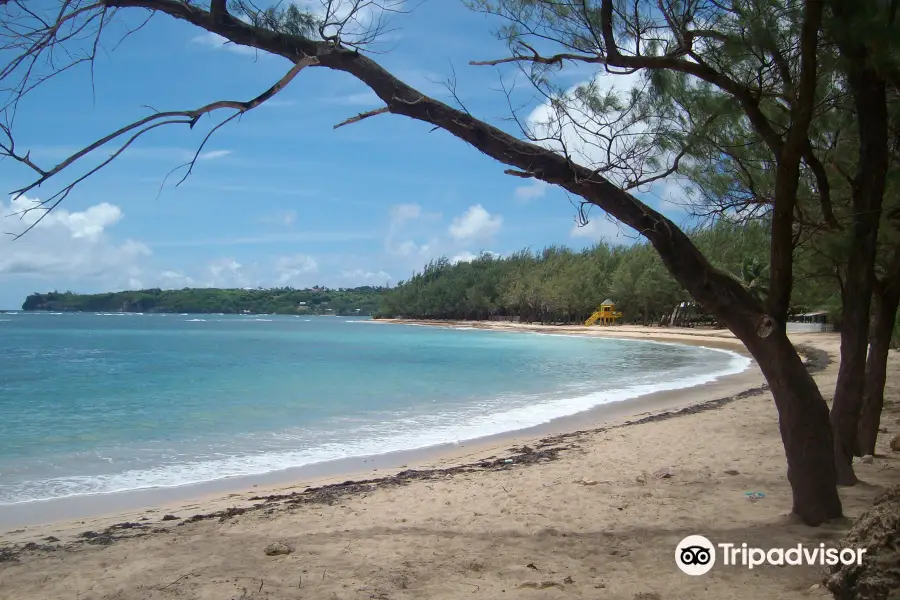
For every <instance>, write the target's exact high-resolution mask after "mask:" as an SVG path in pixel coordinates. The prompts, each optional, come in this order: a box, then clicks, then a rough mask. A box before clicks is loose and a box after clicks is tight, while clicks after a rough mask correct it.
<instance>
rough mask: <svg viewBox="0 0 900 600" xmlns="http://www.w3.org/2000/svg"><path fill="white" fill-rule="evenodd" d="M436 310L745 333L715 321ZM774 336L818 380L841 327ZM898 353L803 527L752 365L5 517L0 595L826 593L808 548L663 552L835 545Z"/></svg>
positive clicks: (889, 395)
mask: <svg viewBox="0 0 900 600" xmlns="http://www.w3.org/2000/svg"><path fill="white" fill-rule="evenodd" d="M373 326H377V324H373ZM446 326H468V327H486V328H491V329H498V330H513V331H515V330H529V331H539V332H546V333H557V334H570V335H600V336H602V335H607V336H613V337H618V338H635V339H648V340H655V341H665V342H674V343H686V344H696V345H702V346H707V347H718V348H725V349H732V350H736V351H740V350H741V349H742V347H741V346H740V344H739V343H738V342H737V341H736V340H735V339H734V338H733V337H732V336H731V334H730V333H729V332H727V331H709V330H700V329H697V330H693V329H690V330H681V329H675V328H662V329H660V328H656V327H648V328H644V327H629V326H618V327H614V328H599V327H594V328H590V329H589V328H584V327H578V326H566V327H549V326H548V327H542V326H536V325H520V324H515V323H492V324H472V323H448V324H446ZM791 337H792V340H793V341H794V343H795V345H797V346H798V347H801V348H804V349H805V351H804V354H805V355H806V356H807V358H808V359H810V361H811V364H810V368H811V370H813V371H814V373H815V378H816V380H817V382H818V384H819V386H820V389H821V390H822V392H823V394H824V395H825V396H826V398H829V397H830V395H831V393H832V392H833V388H834V383H835V379H836V375H837V358H838V349H839V342H840V340H839V337H838V336H837V335H836V334H795V335H792V336H791ZM898 369H900V359H898V356H897V353H895V352H892V353H891V357H890V363H889V373H890V375H889V379H888V385H887V389H886V406H885V412H884V415H883V418H882V426H883V427H884V428H886V430H887V433H883V434H881V436H880V439H879V448H878V450H879V452H878V455H877V456H876V458H875V460H874V461H873V463H872V464H859V465H857V474H858V475H859V477H860V479H861V480H862V483H861V484H859V485H857V486H855V487H853V488H847V489H842V490H841V497H842V500H843V503H844V513H845V515H846V517H847V519H845V520H844V521H843V522H840V523H832V524H829V525H826V526H823V527H820V528H815V529H814V528H808V527H805V526H803V525H800V524H797V523H795V522H794V521H793V520H792V519H790V518H789V517H788V515H787V514H788V512H789V509H790V490H789V486H788V483H787V481H786V477H785V459H784V453H783V448H782V446H781V440H780V437H779V433H778V423H777V415H776V412H775V408H774V405H773V403H772V399H771V396H770V395H769V394H768V393H767V392H766V391H765V387H764V385H763V383H764V382H763V379H762V376H761V375H760V374H759V372H758V370H757V369H756V367H755V365H754V366H751V368H750V369H748V370H747V371H745V372H744V373H741V374H739V375H734V376H731V377H727V378H723V379H721V380H719V381H716V382H713V383H711V384H708V385H704V386H700V387H695V388H690V389H687V390H678V391H672V392H664V393H660V394H654V395H653V396H648V397H644V398H640V399H637V400H633V401H627V402H623V403H620V405H616V406H610V407H603V409H597V410H594V411H589V412H587V413H582V414H580V415H577V416H574V417H567V418H565V419H559V420H557V421H554V422H553V423H550V424H548V425H546V426H544V427H540V428H535V429H534V430H526V431H520V432H515V433H513V434H509V435H503V436H497V437H495V438H488V439H483V440H478V441H476V442H472V443H466V444H464V445H460V446H458V447H450V448H441V449H437V450H434V451H432V452H423V453H419V454H413V455H408V456H403V457H395V459H396V462H398V463H401V462H402V464H393V463H390V462H389V463H386V464H385V463H379V466H378V470H377V471H373V470H372V468H371V465H366V467H365V470H362V469H363V466H362V465H359V464H356V465H355V467H356V469H357V470H356V472H354V473H352V474H348V473H342V474H341V475H340V476H339V477H334V476H329V477H324V478H323V477H307V478H296V479H294V480H292V481H280V482H278V483H277V484H275V483H273V484H263V483H256V484H254V485H255V487H249V488H244V489H237V488H235V489H233V490H229V493H223V492H221V491H220V492H218V493H217V494H216V493H211V492H207V493H205V494H203V495H200V496H198V497H195V498H192V499H191V500H184V499H180V500H177V501H175V500H172V501H170V502H169V501H167V502H160V503H156V504H154V505H153V506H148V505H146V504H145V505H143V506H142V507H141V508H139V509H138V508H135V509H133V510H131V509H130V510H127V511H113V512H112V513H110V514H104V515H103V516H91V517H89V518H79V519H74V520H68V521H59V522H55V523H50V524H40V525H28V526H24V527H19V528H16V529H13V530H11V531H6V532H3V533H2V534H0V598H2V599H6V598H10V599H12V598H16V599H30V598H48V599H51V598H52V599H57V598H75V599H85V598H88V599H93V598H97V599H101V598H109V599H112V598H115V599H132V598H133V599H138V598H141V599H164V598H197V599H206V598H209V599H217V600H219V599H228V598H235V599H238V598H239V599H242V600H249V599H251V598H252V599H263V598H273V599H275V598H279V599H280V598H323V599H326V598H328V599H330V598H334V599H348V600H349V599H368V598H375V599H403V598H462V597H465V598H554V597H559V598H563V597H576V598H580V597H584V598H613V599H629V600H639V599H640V600H653V599H658V600H662V599H670V598H671V599H684V598H710V599H722V600H725V599H730V598H788V599H790V598H825V597H830V594H828V593H827V592H826V591H825V590H824V588H822V587H821V586H820V585H818V584H819V582H820V581H821V568H820V567H805V566H789V567H767V566H763V567H757V568H756V569H754V570H752V571H751V570H748V569H746V568H745V567H744V568H741V567H724V566H723V567H721V568H720V567H718V566H717V567H716V568H714V569H713V571H711V572H710V573H709V574H707V575H704V576H700V577H689V576H687V575H685V574H683V573H681V571H679V570H678V569H677V568H676V566H675V562H674V551H675V547H676V545H677V544H678V542H679V541H680V540H681V539H682V538H683V537H685V536H686V535H689V534H694V533H697V534H703V535H706V536H707V537H708V538H710V539H711V540H713V541H715V542H719V541H721V542H735V543H737V544H738V545H740V543H742V542H747V543H748V544H750V545H753V546H759V547H763V548H770V547H779V546H780V547H787V546H796V545H797V544H798V543H804V544H810V545H816V546H818V545H819V543H825V544H828V545H831V544H836V542H837V540H839V539H840V537H841V536H842V535H843V533H844V532H845V531H846V530H847V528H848V527H849V525H850V520H851V519H852V518H854V517H855V516H857V515H858V514H859V513H860V512H862V511H863V510H865V509H866V508H867V507H868V506H869V504H870V503H871V501H872V499H873V498H874V497H875V496H876V495H877V494H878V493H880V492H881V491H883V490H884V489H885V487H886V486H888V485H892V484H896V483H897V481H898V470H897V469H898V465H900V461H898V459H900V455H898V454H897V453H891V451H890V450H889V449H888V447H887V444H888V440H890V438H891V437H892V436H893V435H896V434H898V433H900V386H898V378H897V372H898ZM746 492H763V493H764V494H765V497H763V498H761V499H758V500H756V501H750V500H749V499H748V497H747V496H746ZM96 502H97V505H98V506H99V507H101V508H102V506H103V503H104V499H103V498H101V497H97V498H96ZM96 512H97V514H101V513H102V512H103V511H102V510H100V509H98V510H97V511H96ZM273 544H274V546H273ZM267 548H268V549H269V551H270V553H271V552H276V551H277V552H276V553H275V554H274V555H270V554H269V553H267V552H266V550H267ZM288 551H289V552H288Z"/></svg>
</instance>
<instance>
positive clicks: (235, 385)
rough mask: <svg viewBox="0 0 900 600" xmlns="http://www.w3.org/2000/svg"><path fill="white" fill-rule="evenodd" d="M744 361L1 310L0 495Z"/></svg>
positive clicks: (609, 342)
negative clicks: (6, 311) (2, 311)
mask: <svg viewBox="0 0 900 600" xmlns="http://www.w3.org/2000/svg"><path fill="white" fill-rule="evenodd" d="M748 365H749V361H748V360H747V359H746V358H744V357H741V356H739V355H737V354H734V353H731V352H726V351H722V350H713V349H707V348H698V347H690V346H680V345H672V344H659V343H653V342H646V341H633V340H615V339H603V338H591V337H573V336H560V335H549V334H536V333H526V332H495V331H484V330H480V329H470V330H465V329H445V328H435V327H422V326H414V325H396V324H378V323H371V322H367V319H359V318H342V317H313V316H310V317H297V316H271V315H246V316H245V315H177V314H127V313H124V314H119V313H117V314H80V313H65V314H59V313H22V312H19V313H6V314H0V505H9V504H19V503H24V502H33V501H40V500H49V499H56V498H66V497H73V496H83V495H90V494H108V493H114V492H123V491H130V490H140V489H149V488H162V487H174V486H182V485H187V484H195V483H202V482H209V481H213V480H218V479H222V478H228V477H237V476H247V475H259V474H264V473H271V472H274V471H278V470H282V469H287V468H292V467H299V466H304V465H311V464H317V463H323V462H325V461H330V460H336V459H342V458H351V457H362V456H371V455H375V454H381V453H386V452H392V451H400V450H413V449H418V448H425V447H429V446H434V445H438V444H445V443H454V442H462V441H466V440H471V439H474V438H479V437H484V436H488V435H493V434H498V433H503V432H507V431H513V430H517V429H523V428H527V427H532V426H536V425H540V424H543V423H547V422H549V421H550V420H552V419H554V418H557V417H562V416H568V415H573V414H575V413H578V412H581V411H585V410H588V409H590V408H593V407H596V406H598V405H601V404H605V403H610V402H618V401H625V400H628V399H631V398H635V397H637V396H640V395H644V394H648V393H651V392H654V391H660V390H667V389H678V388H684V387H688V386H692V385H699V384H702V383H705V382H709V381H711V380H713V379H716V378H718V377H721V376H724V375H728V374H732V373H737V372H740V371H742V370H744V369H745V368H746V367H747V366H748Z"/></svg>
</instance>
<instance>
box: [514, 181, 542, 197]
mask: <svg viewBox="0 0 900 600" xmlns="http://www.w3.org/2000/svg"><path fill="white" fill-rule="evenodd" d="M548 187H550V184H548V183H547V182H546V181H541V180H540V179H535V180H534V182H532V183H530V184H529V185H522V186H519V187H517V188H516V189H515V191H513V197H514V198H515V199H516V200H519V201H520V202H531V201H532V200H537V199H538V198H543V197H544V196H546V195H547V188H548Z"/></svg>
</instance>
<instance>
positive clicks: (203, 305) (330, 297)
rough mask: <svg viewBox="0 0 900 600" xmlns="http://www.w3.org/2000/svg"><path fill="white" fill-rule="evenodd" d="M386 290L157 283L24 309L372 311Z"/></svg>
mask: <svg viewBox="0 0 900 600" xmlns="http://www.w3.org/2000/svg"><path fill="white" fill-rule="evenodd" d="M385 291H386V289H385V288H380V287H370V286H364V287H358V288H350V289H338V290H332V289H328V288H321V287H314V288H309V289H303V290H295V289H292V288H277V289H218V288H185V289H181V290H161V289H158V288H155V289H148V290H133V291H124V292H108V293H104V294H74V293H72V292H64V293H60V292H50V293H47V294H31V295H30V296H28V297H27V298H26V299H25V302H24V303H23V304H22V310H26V311H39V310H44V311H54V312H162V313H201V314H204V313H205V314H209V313H226V314H234V313H242V312H248V313H255V314H263V313H265V314H336V315H353V314H360V315H370V314H372V313H373V312H374V311H375V310H377V308H378V306H379V303H380V301H381V297H382V295H383V294H384V293H385Z"/></svg>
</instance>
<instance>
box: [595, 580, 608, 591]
mask: <svg viewBox="0 0 900 600" xmlns="http://www.w3.org/2000/svg"><path fill="white" fill-rule="evenodd" d="M594 587H595V588H597V589H598V590H602V589H603V588H605V587H606V584H605V583H603V582H602V581H598V582H597V583H595V584H594Z"/></svg>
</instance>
